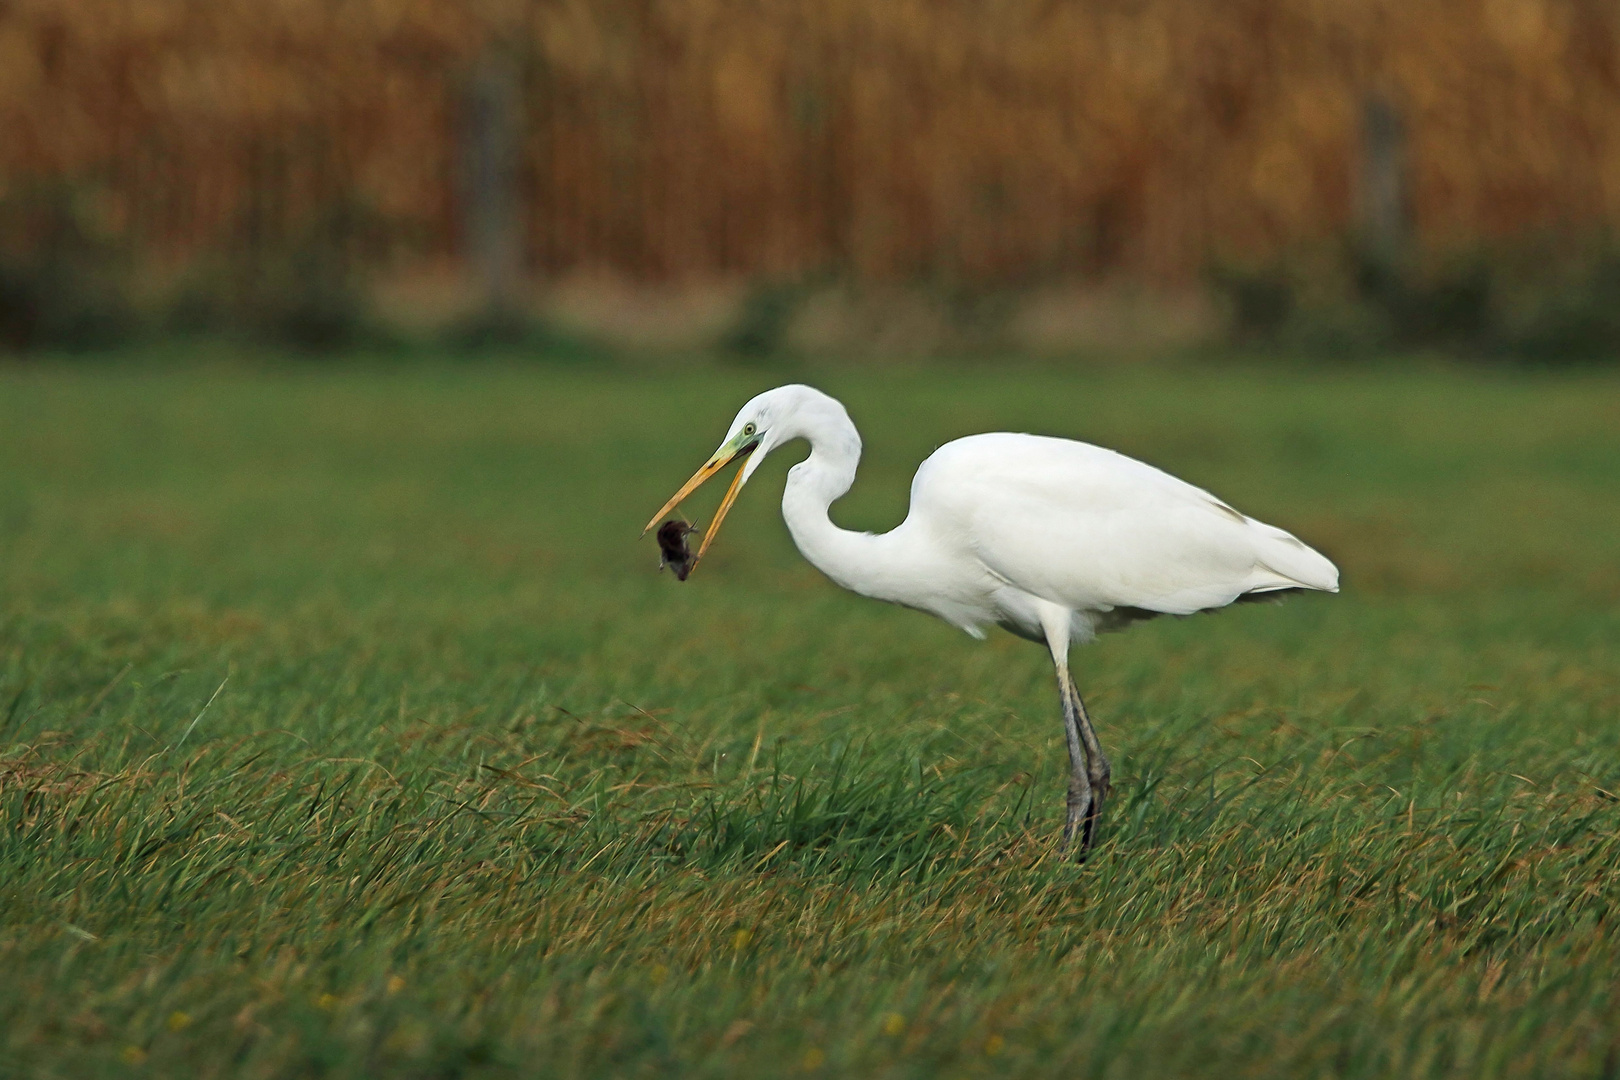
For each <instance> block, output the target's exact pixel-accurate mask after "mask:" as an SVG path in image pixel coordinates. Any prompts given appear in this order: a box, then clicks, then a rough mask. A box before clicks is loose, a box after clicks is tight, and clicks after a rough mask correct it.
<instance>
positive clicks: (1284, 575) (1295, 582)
mask: <svg viewBox="0 0 1620 1080" xmlns="http://www.w3.org/2000/svg"><path fill="white" fill-rule="evenodd" d="M1250 521H1251V527H1252V528H1254V529H1255V530H1256V531H1257V532H1258V533H1260V535H1261V537H1262V539H1261V541H1260V543H1259V545H1258V547H1259V551H1258V552H1257V553H1256V554H1257V555H1258V559H1257V562H1258V563H1259V567H1258V569H1259V570H1261V571H1262V573H1261V574H1260V575H1259V577H1260V578H1261V580H1259V581H1257V582H1256V584H1255V586H1254V587H1253V588H1252V589H1250V590H1249V591H1250V592H1271V591H1273V590H1276V589H1316V590H1319V591H1321V592H1338V591H1339V568H1338V567H1337V566H1334V565H1333V563H1332V562H1331V561H1329V559H1328V558H1327V556H1325V555H1323V554H1322V553H1321V552H1320V551H1317V550H1316V549H1314V548H1312V547H1309V546H1308V545H1306V544H1305V543H1303V542H1301V541H1300V539H1299V538H1298V537H1296V536H1294V535H1293V534H1291V533H1286V532H1283V531H1282V530H1281V529H1279V528H1277V527H1276V526H1274V525H1267V524H1265V523H1263V522H1259V521H1254V520H1253V519H1250ZM1268 579H1269V580H1268Z"/></svg>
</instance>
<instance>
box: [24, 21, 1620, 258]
mask: <svg viewBox="0 0 1620 1080" xmlns="http://www.w3.org/2000/svg"><path fill="white" fill-rule="evenodd" d="M492 50H494V51H499V52H501V53H503V54H505V55H507V56H509V57H512V58H514V59H515V61H516V63H517V65H518V69H519V70H520V71H521V73H522V74H521V86H522V90H523V95H522V96H523V102H524V108H523V116H522V119H521V123H522V130H523V133H524V143H523V146H524V153H523V155H522V167H521V176H520V179H519V183H520V185H521V190H522V192H523V195H524V198H523V200H522V203H523V206H524V208H525V209H524V214H523V220H524V223H525V224H524V228H525V229H526V235H527V244H526V256H525V257H526V258H527V259H528V261H529V263H530V265H531V266H532V268H534V269H535V270H537V271H540V272H543V273H548V274H549V273H555V272H559V271H566V270H573V269H582V268H583V269H612V270H615V271H618V272H621V273H625V274H628V275H631V276H635V277H640V278H644V279H649V280H669V279H682V278H697V277H706V276H741V275H784V274H792V273H801V272H806V271H819V270H832V271H839V272H844V273H850V274H854V275H858V276H863V277H868V278H906V277H911V276H915V275H938V276H940V277H943V278H945V279H947V280H964V281H1020V280H1030V279H1034V278H1039V277H1044V276H1048V275H1087V274H1102V273H1123V274H1126V275H1132V276H1139V277H1142V278H1146V279H1151V280H1156V281H1161V282H1174V281H1178V280H1186V279H1187V278H1189V277H1190V276H1191V275H1194V274H1196V273H1197V272H1198V271H1199V269H1200V268H1201V267H1203V266H1205V265H1207V264H1208V263H1209V261H1210V260H1211V259H1214V258H1234V257H1235V258H1245V257H1254V256H1260V255H1266V254H1271V253H1275V252H1278V251H1280V250H1284V249H1286V248H1287V247H1289V246H1290V245H1295V244H1300V243H1309V242H1312V241H1314V240H1319V239H1322V238H1325V237H1331V236H1335V235H1340V234H1342V233H1344V231H1345V230H1346V229H1347V228H1349V227H1350V226H1351V225H1352V223H1353V220H1354V215H1355V202H1356V190H1355V189H1356V183H1355V177H1356V175H1357V164H1356V162H1357V156H1358V149H1357V148H1358V145H1359V142H1360V129H1361V116H1362V109H1363V106H1364V103H1365V102H1366V101H1368V100H1369V98H1370V97H1372V96H1379V97H1382V98H1384V99H1387V100H1389V101H1392V102H1394V103H1395V104H1396V105H1397V106H1398V108H1399V110H1400V112H1401V114H1402V116H1403V118H1404V122H1405V126H1406V129H1407V131H1408V133H1409V141H1408V143H1407V157H1408V160H1409V162H1410V198H1411V208H1412V215H1413V220H1414V222H1415V227H1416V229H1417V231H1418V234H1419V236H1420V237H1422V238H1423V239H1424V240H1426V241H1427V242H1429V243H1431V244H1436V245H1439V246H1449V245H1455V244H1467V243H1472V242H1475V241H1478V240H1481V239H1487V238H1491V237H1498V236H1503V235H1510V234H1514V233H1518V232H1522V231H1525V230H1534V229H1537V228H1543V227H1577V228H1590V227H1594V226H1601V225H1606V224H1607V225H1612V224H1614V223H1616V222H1620V7H1616V6H1615V5H1614V4H1612V3H1608V2H1603V0H1354V2H1347V0H1223V2H1221V3H1214V2H1204V3H1191V2H1189V0H1083V2H1080V0H1004V2H999V3H994V4H968V3H959V2H943V0H883V2H881V3H873V2H870V0H865V2H854V0H775V2H770V3H763V2H758V0H682V2H680V3H671V2H667V0H588V2H587V0H508V2H504V3H495V2H490V3H481V4H473V3H466V2H461V0H363V2H362V0H254V2H252V3H246V2H242V0H207V2H185V0H7V2H4V3H0V129H3V130H4V131H5V132H6V137H5V138H4V139H3V140H0V185H4V188H5V190H6V191H8V192H11V193H16V192H18V191H21V190H23V189H25V188H28V187H29V186H30V185H33V186H37V184H38V182H39V181H41V180H43V181H45V182H47V183H56V182H59V181H60V182H63V183H65V184H67V185H70V186H71V187H72V188H73V189H74V190H76V191H80V192H83V193H84V194H83V197H84V198H86V199H89V200H90V201H91V202H92V203H93V204H94V212H95V217H96V220H97V221H98V222H100V224H101V225H102V227H104V228H105V229H106V230H108V231H109V233H111V234H114V235H118V236H124V237H127V238H129V239H130V240H132V241H133V242H135V243H136V244H137V245H139V246H141V247H142V248H143V249H145V250H148V251H150V252H153V253H157V254H161V255H164V256H168V257H173V258H176V259H182V260H183V259H185V258H187V257H189V256H191V255H194V254H196V253H197V252H200V251H206V250H218V249H221V248H226V249H229V248H232V247H236V248H241V247H248V248H252V247H253V246H255V245H263V244H273V243H280V242H284V241H287V240H288V238H289V237H292V236H294V235H296V234H297V233H298V232H299V230H301V229H306V228H308V227H309V223H310V222H311V221H314V220H317V219H319V218H320V217H321V216H322V215H323V214H328V213H330V212H331V211H332V209H333V208H334V207H340V206H341V207H347V208H351V209H358V210H359V211H360V212H361V213H363V214H364V215H365V216H366V217H367V218H368V220H371V221H372V222H373V223H376V225H375V228H374V230H373V231H374V233H376V234H377V235H380V236H382V237H383V238H384V239H385V240H386V241H387V243H386V244H385V245H383V246H382V249H381V250H382V251H385V252H391V253H392V255H393V256H395V257H401V256H406V255H413V256H415V255H425V256H446V255H451V254H453V253H455V252H456V251H457V249H458V246H459V244H460V240H459V239H458V236H459V233H460V228H459V226H458V221H457V204H458V195H457V192H458V175H459V166H458V161H459V160H460V150H459V149H458V147H459V146H461V144H462V140H461V138H460V136H459V135H458V131H459V129H460V128H461V126H462V125H461V121H462V118H463V117H464V116H465V109H464V105H463V103H464V101H465V88H466V86H467V84H468V78H469V73H470V72H471V71H473V70H474V69H475V68H476V66H477V65H478V64H479V63H480V62H481V61H480V58H482V57H488V56H489V55H491V52H492Z"/></svg>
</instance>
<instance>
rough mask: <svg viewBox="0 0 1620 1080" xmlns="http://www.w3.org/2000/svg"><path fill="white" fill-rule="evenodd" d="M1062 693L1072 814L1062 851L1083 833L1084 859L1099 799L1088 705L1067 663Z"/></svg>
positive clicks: (1062, 671) (1061, 672) (1061, 674)
mask: <svg viewBox="0 0 1620 1080" xmlns="http://www.w3.org/2000/svg"><path fill="white" fill-rule="evenodd" d="M1058 695H1059V697H1061V698H1062V700H1063V734H1064V737H1065V739H1066V741H1067V742H1068V744H1069V799H1068V817H1067V819H1066V820H1065V821H1064V823H1063V846H1062V848H1061V849H1060V850H1061V851H1062V852H1064V853H1065V854H1067V852H1068V850H1069V845H1070V844H1071V843H1073V842H1074V834H1075V833H1076V832H1079V833H1080V853H1079V855H1078V856H1077V858H1078V859H1080V860H1084V859H1085V857H1086V849H1087V848H1089V847H1091V823H1092V821H1093V820H1095V817H1096V814H1095V811H1094V810H1093V809H1092V808H1093V806H1094V805H1095V803H1096V801H1097V800H1096V792H1095V791H1094V790H1093V789H1092V784H1091V770H1090V769H1089V768H1088V767H1087V763H1086V750H1085V746H1084V744H1083V741H1082V740H1083V738H1084V736H1083V734H1082V726H1081V725H1082V723H1083V721H1082V718H1083V717H1084V716H1085V715H1086V711H1085V706H1084V705H1082V704H1081V703H1080V695H1079V694H1077V693H1075V692H1074V683H1072V682H1071V681H1070V680H1069V672H1068V665H1067V664H1065V665H1062V666H1060V667H1059V669H1058ZM1087 726H1088V727H1089V724H1087Z"/></svg>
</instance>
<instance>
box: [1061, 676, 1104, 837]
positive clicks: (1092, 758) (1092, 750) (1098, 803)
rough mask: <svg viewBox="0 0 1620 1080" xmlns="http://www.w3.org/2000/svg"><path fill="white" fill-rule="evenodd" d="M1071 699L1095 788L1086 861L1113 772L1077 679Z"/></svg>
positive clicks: (1088, 821) (1089, 777)
mask: <svg viewBox="0 0 1620 1080" xmlns="http://www.w3.org/2000/svg"><path fill="white" fill-rule="evenodd" d="M1069 697H1070V698H1071V699H1073V701H1074V711H1075V713H1076V714H1077V717H1078V720H1079V724H1078V726H1079V728H1080V740H1081V742H1082V743H1083V744H1084V745H1085V748H1086V779H1087V780H1088V781H1089V782H1090V785H1091V807H1090V809H1089V811H1088V812H1087V814H1086V819H1085V832H1084V835H1083V837H1082V838H1081V844H1080V851H1081V853H1082V858H1083V857H1084V853H1085V851H1086V850H1087V849H1089V848H1090V847H1091V842H1092V840H1093V839H1094V837H1095V836H1096V832H1097V823H1098V822H1099V821H1100V820H1101V819H1102V809H1103V803H1105V802H1107V801H1108V789H1109V786H1110V784H1109V779H1110V777H1112V775H1113V770H1112V769H1111V768H1109V765H1108V755H1106V754H1104V753H1103V749H1102V743H1100V742H1098V741H1097V732H1096V729H1094V728H1093V727H1092V726H1091V716H1090V714H1088V713H1087V712H1086V703H1085V702H1084V701H1082V700H1081V698H1080V691H1079V690H1077V689H1076V688H1075V685H1074V680H1073V679H1070V680H1069ZM1071 756H1072V751H1071Z"/></svg>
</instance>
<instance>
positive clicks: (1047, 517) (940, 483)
mask: <svg viewBox="0 0 1620 1080" xmlns="http://www.w3.org/2000/svg"><path fill="white" fill-rule="evenodd" d="M912 514H914V515H918V517H919V520H920V522H921V523H922V524H924V525H925V527H927V528H929V529H930V530H932V531H934V533H935V535H936V537H937V538H938V540H939V541H940V542H941V543H945V544H949V545H951V546H952V547H953V548H955V549H957V550H964V549H965V551H970V552H971V553H972V554H973V555H974V556H976V557H977V558H978V559H979V560H980V561H981V562H982V563H983V565H984V566H985V568H986V569H987V570H989V571H990V572H991V573H992V574H994V575H995V576H996V577H998V578H1001V579H1002V580H1004V581H1005V582H1007V583H1009V584H1011V585H1014V586H1016V587H1018V588H1020V589H1023V590H1025V591H1026V592H1029V593H1033V594H1034V595H1036V596H1040V597H1043V598H1045V599H1048V600H1051V601H1053V602H1055V603H1060V604H1063V605H1064V606H1066V607H1069V608H1071V609H1075V610H1093V611H1095V610H1108V609H1109V608H1115V607H1135V608H1143V609H1145V610H1148V611H1159V612H1165V613H1175V614H1189V613H1191V612H1194V611H1200V610H1203V609H1205V608H1211V607H1220V606H1222V605H1224V604H1229V603H1231V602H1232V601H1233V600H1235V599H1236V598H1237V597H1239V596H1241V595H1243V594H1245V593H1251V592H1264V591H1269V590H1275V589H1290V588H1306V589H1323V590H1328V591H1336V590H1337V589H1338V576H1339V575H1338V570H1337V569H1336V568H1335V567H1334V566H1333V564H1332V563H1331V562H1329V561H1328V560H1327V559H1326V558H1324V557H1323V556H1322V555H1320V554H1318V553H1317V552H1315V551H1313V550H1311V549H1310V548H1309V547H1306V546H1305V545H1304V544H1303V543H1301V542H1300V541H1299V540H1297V539H1295V538H1294V537H1293V536H1291V535H1289V534H1288V533H1286V532H1284V531H1282V530H1281V529H1277V528H1274V527H1272V526H1270V525H1266V524H1264V523H1262V522H1259V521H1255V520H1254V519H1253V518H1249V517H1246V516H1245V515H1243V514H1240V513H1238V512H1237V511H1236V510H1233V509H1232V508H1231V507H1230V506H1227V505H1226V504H1225V503H1224V502H1222V501H1221V500H1219V499H1217V498H1215V496H1213V495H1211V494H1210V493H1209V492H1207V491H1204V490H1202V489H1200V488H1196V487H1194V486H1193V485H1191V484H1188V483H1185V482H1184V481H1181V480H1178V479H1176V478H1175V477H1173V476H1171V475H1170V474H1168V473H1166V472H1163V471H1161V470H1159V469H1156V468H1154V467H1153V466H1151V465H1146V464H1144V463H1142V462H1140V461H1136V460H1134V459H1132V458H1128V457H1125V456H1124V455H1123V454H1118V453H1115V452H1114V451H1112V450H1105V449H1103V448H1101V447H1097V446H1091V445H1088V444H1086V443H1080V442H1073V441H1070V440H1068V439H1054V438H1046V437H1042V436H1036V435H1014V434H993V435H976V436H972V437H969V438H966V439H958V440H957V441H955V442H953V443H948V444H946V445H945V446H942V447H941V448H940V449H939V450H937V451H936V452H935V453H934V454H933V455H932V456H931V457H930V458H929V459H928V460H927V461H925V462H924V463H923V465H922V467H921V468H919V469H918V470H917V476H916V479H915V480H914V481H913V483H912Z"/></svg>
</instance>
